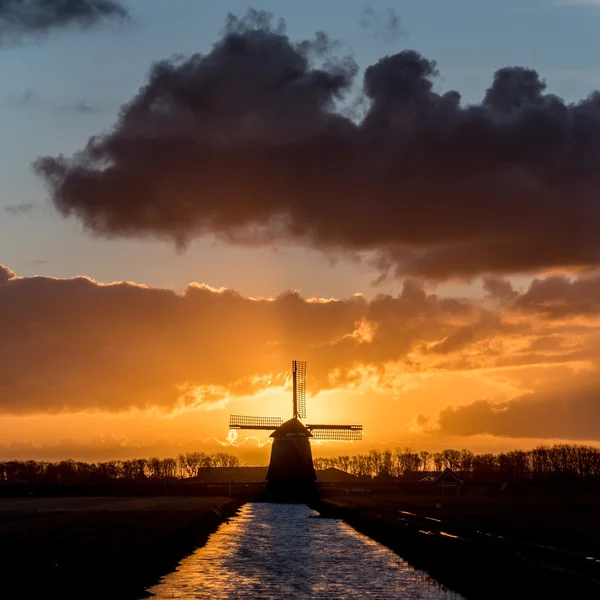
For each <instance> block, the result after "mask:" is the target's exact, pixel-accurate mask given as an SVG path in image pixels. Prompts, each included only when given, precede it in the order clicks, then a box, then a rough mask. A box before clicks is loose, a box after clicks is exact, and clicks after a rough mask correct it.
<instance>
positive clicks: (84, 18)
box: [0, 0, 129, 43]
mask: <svg viewBox="0 0 600 600" xmlns="http://www.w3.org/2000/svg"><path fill="white" fill-rule="evenodd" d="M128 18H129V12H128V11H127V9H126V8H125V7H124V6H123V5H122V4H121V3H120V2H118V1H116V0H0V43H1V42H3V41H6V40H14V39H19V38H20V37H22V36H23V35H26V34H40V33H48V32H50V31H52V30H55V29H63V28H67V27H80V28H89V27H93V26H95V25H98V24H99V23H101V22H103V21H107V20H120V21H122V20H126V19H128Z"/></svg>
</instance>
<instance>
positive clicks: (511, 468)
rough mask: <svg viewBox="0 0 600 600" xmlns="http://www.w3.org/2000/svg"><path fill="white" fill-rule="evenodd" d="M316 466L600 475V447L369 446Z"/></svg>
mask: <svg viewBox="0 0 600 600" xmlns="http://www.w3.org/2000/svg"><path fill="white" fill-rule="evenodd" d="M314 464H315V469H327V468H330V467H334V468H337V469H340V470H342V471H345V472H347V473H351V474H353V475H358V476H369V477H374V476H377V475H386V476H391V477H396V478H402V477H406V476H407V475H408V474H411V473H415V472H419V471H420V472H424V473H427V472H433V471H443V470H444V469H446V468H449V469H452V470H453V471H455V472H457V473H460V474H461V475H462V476H463V477H465V478H469V477H476V476H489V475H494V474H497V475H502V476H503V477H506V478H512V479H535V478H539V479H548V478H553V477H570V478H577V479H592V478H600V448H596V447H595V446H585V445H578V444H556V445H553V446H544V445H542V446H537V447H536V448H533V449H532V450H511V451H509V452H501V453H499V454H491V453H487V454H475V453H474V452H471V451H470V450H453V449H446V450H442V451H440V452H428V451H426V450H422V451H420V452H417V451H415V450H413V449H412V448H396V449H395V450H389V449H386V450H370V451H369V452H368V453H367V454H358V455H355V456H336V457H332V458H315V460H314Z"/></svg>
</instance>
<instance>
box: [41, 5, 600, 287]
mask: <svg viewBox="0 0 600 600" xmlns="http://www.w3.org/2000/svg"><path fill="white" fill-rule="evenodd" d="M357 72H358V69H357V66H356V64H355V63H354V62H353V61H352V60H351V59H350V58H348V57H344V56H339V50H338V48H337V46H336V45H335V44H332V43H331V42H330V40H328V38H327V36H325V35H324V34H319V35H318V36H317V37H316V38H315V39H314V40H308V41H303V42H298V43H294V42H292V41H291V40H290V39H289V38H288V37H287V36H286V34H285V32H284V29H283V28H282V26H281V25H280V26H278V27H275V26H273V25H271V21H270V20H269V18H268V16H265V15H264V14H263V13H251V14H250V16H249V17H248V18H246V19H242V20H238V19H235V18H231V19H230V20H229V23H228V26H227V27H226V29H225V33H224V35H223V37H222V39H220V40H219V41H218V42H217V43H216V44H215V45H214V47H213V48H212V50H211V51H210V52H209V53H208V54H206V55H200V54H197V55H193V56H189V57H183V58H178V59H173V60H164V61H162V62H159V63H157V64H155V65H154V66H153V67H152V68H151V70H150V73H149V76H148V82H147V84H146V85H145V86H144V87H143V88H142V89H141V90H140V91H139V93H138V94H137V96H136V97H135V98H133V99H132V100H131V102H129V103H128V104H127V105H125V106H124V107H123V109H122V112H121V115H120V118H119V120H118V122H117V123H116V124H115V126H114V128H113V129H112V130H110V131H109V132H108V133H105V134H101V135H98V136H95V137H93V138H91V139H90V140H89V142H88V144H87V146H86V147H85V148H84V149H83V150H82V151H81V152H79V153H78V154H76V155H75V156H73V157H70V158H68V157H64V156H58V157H44V158H40V159H39V160H38V161H37V162H36V170H37V172H38V173H39V174H40V175H41V176H42V177H44V178H45V180H46V183H47V184H48V187H49V190H50V192H51V196H52V200H53V202H54V204H55V206H56V207H57V208H58V210H59V211H60V212H61V213H62V214H63V215H65V216H68V215H75V216H76V217H78V218H79V219H81V221H82V222H83V223H84V225H85V226H86V227H87V228H88V229H89V230H90V231H92V232H94V233H95V234H98V235H102V236H108V237H112V236H130V237H137V236H140V237H141V236H151V237H157V238H162V239H169V240H174V241H175V242H176V243H178V244H185V242H187V241H188V240H190V239H191V238H193V237H194V236H198V235H201V234H203V233H207V232H208V233H213V234H218V235H222V236H225V237H227V238H228V239H230V240H232V241H235V242H239V243H251V242H264V241H266V240H269V241H272V240H282V241H283V240H285V241H293V242H295V243H299V244H305V245H308V246H311V247H314V248H318V249H324V250H328V251H331V250H342V251H352V252H355V251H371V252H374V253H375V255H376V257H377V263H378V265H379V267H380V268H381V269H382V270H383V271H384V272H390V273H392V274H394V273H395V274H400V275H403V274H419V275H426V276H430V277H436V278H443V277H448V276H453V275H473V274H476V273H481V272H496V273H501V272H507V273H508V272H529V271H536V270H539V269H543V268H547V267H556V266H562V267H573V266H583V267H587V266H590V265H598V264H599V262H600V242H599V241H598V240H599V238H598V235H597V230H598V226H599V225H600V209H599V208H598V207H599V206H600V203H599V200H600V197H599V195H598V190H599V189H600V152H599V150H600V147H599V142H600V94H599V93H592V94H591V95H590V96H589V97H588V98H585V99H583V100H581V101H580V102H576V103H573V104H567V103H566V102H564V101H563V100H561V99H559V98H557V97H556V96H554V95H552V94H550V93H547V91H546V85H545V83H544V81H543V80H542V79H541V78H540V76H539V75H538V73H536V72H535V71H533V70H530V69H526V68H522V67H507V68H503V69H501V70H499V71H498V72H497V73H496V74H495V75H494V78H493V82H492V84H491V86H490V88H489V89H488V90H487V92H486V94H485V97H484V98H483V100H482V102H481V103H480V104H476V105H470V106H465V105H463V104H461V99H460V94H459V93H458V92H455V91H449V92H446V93H442V92H438V91H437V88H436V85H435V84H436V77H437V70H436V65H435V62H433V61H431V60H429V59H427V58H425V57H423V56H421V55H420V54H418V53H417V52H414V51H411V50H404V51H401V52H399V53H397V54H393V55H390V56H386V57H384V58H382V59H381V60H379V61H378V62H376V63H375V64H373V65H371V66H369V67H368V68H366V70H365V72H364V81H363V94H364V98H365V100H366V104H365V106H366V107H367V108H366V112H365V114H364V115H362V116H361V117H360V118H354V119H351V118H350V117H349V116H348V113H349V111H348V110H347V109H348V108H349V107H350V106H351V105H352V100H353V95H352V94H353V92H352V89H353V88H352V86H353V83H354V82H355V78H356V75H357ZM350 112H352V111H350Z"/></svg>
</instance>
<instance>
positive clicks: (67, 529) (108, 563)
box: [0, 497, 235, 599]
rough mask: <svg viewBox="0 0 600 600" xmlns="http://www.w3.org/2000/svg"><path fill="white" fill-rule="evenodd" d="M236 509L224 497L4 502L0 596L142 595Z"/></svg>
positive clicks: (0, 529)
mask: <svg viewBox="0 0 600 600" xmlns="http://www.w3.org/2000/svg"><path fill="white" fill-rule="evenodd" d="M234 512H235V503H234V502H233V500H232V499H231V498H226V497H208V498H202V497H141V498H110V497H102V498H24V499H17V498H13V499H2V500H0V597H7V598H36V597H40V598H42V597H61V598H79V599H81V598H103V599H106V598H114V599H117V598H136V597H142V596H143V594H144V589H145V588H146V587H148V586H150V585H152V584H154V583H156V581H157V580H158V579H159V578H160V576H162V575H163V574H166V573H168V572H170V571H171V570H173V569H174V568H175V567H176V566H177V563H178V562H179V560H180V559H181V558H183V556H185V555H186V554H188V553H190V552H192V551H193V550H194V549H195V548H196V547H197V546H199V545H200V544H202V543H203V542H204V540H205V539H206V537H207V536H208V535H209V534H210V533H212V532H213V531H214V530H215V529H216V528H217V527H218V525H219V524H220V523H221V522H222V521H223V520H224V519H225V518H226V516H227V515H231V514H233V513H234Z"/></svg>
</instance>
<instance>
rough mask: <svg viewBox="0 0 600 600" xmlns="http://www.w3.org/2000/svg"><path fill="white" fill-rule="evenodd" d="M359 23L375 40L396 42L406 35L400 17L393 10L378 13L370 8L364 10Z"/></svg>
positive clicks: (388, 9)
mask: <svg viewBox="0 0 600 600" xmlns="http://www.w3.org/2000/svg"><path fill="white" fill-rule="evenodd" d="M358 23H359V25H360V26H361V27H362V28H363V29H364V30H366V31H368V32H369V33H370V34H371V36H372V37H373V38H376V39H377V38H380V39H382V40H383V41H385V42H392V41H395V40H397V39H398V38H399V37H400V36H402V35H404V33H405V32H404V29H403V28H402V22H401V20H400V17H399V16H398V14H397V13H396V11H395V10H394V9H393V8H387V9H386V10H384V11H378V12H376V11H375V10H374V9H373V8H372V7H370V6H368V7H367V8H365V9H364V10H363V12H362V14H361V16H360V19H359V21H358Z"/></svg>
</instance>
